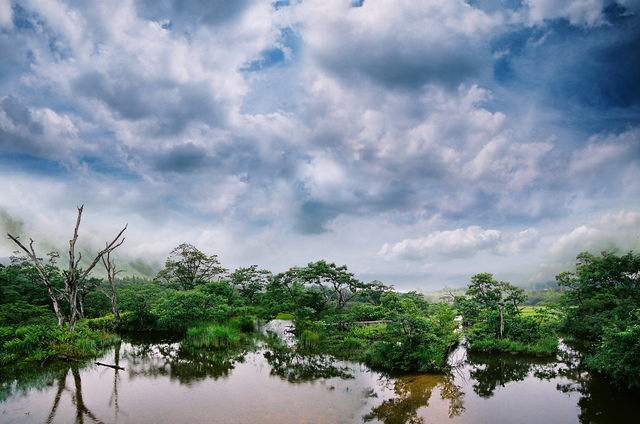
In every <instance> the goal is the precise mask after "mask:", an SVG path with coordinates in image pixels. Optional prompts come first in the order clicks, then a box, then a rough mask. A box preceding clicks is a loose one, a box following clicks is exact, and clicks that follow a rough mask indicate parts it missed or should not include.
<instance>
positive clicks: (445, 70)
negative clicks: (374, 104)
mask: <svg viewBox="0 0 640 424" xmlns="http://www.w3.org/2000/svg"><path fill="white" fill-rule="evenodd" d="M352 3H353V2H351V1H347V0H343V1H339V2H330V3H327V2H323V1H309V2H303V3H302V4H301V5H300V6H299V7H297V8H296V12H297V14H298V15H297V16H298V17H299V19H300V20H301V21H302V22H303V23H304V24H303V26H302V28H301V30H300V31H301V34H302V37H303V38H304V39H305V40H306V41H307V43H308V45H309V48H310V54H311V55H312V57H313V58H315V59H316V60H318V62H319V63H320V64H321V65H322V66H323V67H324V68H325V69H326V70H328V71H329V72H331V73H332V74H333V75H336V76H338V77H340V78H347V79H349V80H357V79H358V78H360V77H366V78H370V79H372V80H374V81H376V82H378V83H382V84H384V85H386V86H389V87H410V88H416V87H420V86H421V85H423V84H429V83H436V84H444V85H446V86H449V87H457V85H458V84H459V83H460V82H462V81H464V80H465V79H466V78H467V77H469V76H472V75H476V74H478V72H479V68H481V67H482V66H483V65H484V64H485V63H486V62H485V61H486V57H484V56H483V55H482V54H481V53H480V50H481V48H482V44H481V43H480V42H478V40H479V37H480V36H482V35H486V34H488V33H490V31H491V30H492V29H493V28H494V27H495V26H496V25H498V24H500V23H501V21H502V19H501V17H500V16H499V15H496V16H492V15H488V14H487V13H485V12H483V11H481V10H479V9H476V8H473V7H471V6H469V4H468V3H465V2H463V1H459V0H455V1H443V0H430V1H423V2H420V3H415V2H412V1H405V0H402V1H389V0H383V1H375V2H364V3H363V4H362V6H361V7H357V8H353V7H351V5H352Z"/></svg>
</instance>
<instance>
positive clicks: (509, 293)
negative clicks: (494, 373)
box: [455, 273, 558, 356]
mask: <svg viewBox="0 0 640 424" xmlns="http://www.w3.org/2000/svg"><path fill="white" fill-rule="evenodd" d="M492 277H493V276H492V275H491V274H487V273H484V274H477V275H475V276H473V278H472V279H471V283H470V284H469V286H468V287H469V289H468V290H467V292H466V296H456V297H455V304H456V306H457V309H458V311H459V312H460V313H461V314H462V315H463V319H464V322H465V323H466V324H467V325H469V326H470V329H469V331H468V333H467V342H468V344H469V346H470V348H471V349H472V350H480V351H504V352H511V353H524V354H530V355H538V356H548V355H552V354H554V353H555V352H556V350H557V348H558V338H557V337H556V335H555V332H554V330H553V323H554V320H552V319H550V317H551V314H550V313H549V310H548V309H547V310H545V309H539V310H537V311H536V312H535V313H534V314H532V315H526V316H525V315H524V314H522V313H521V306H520V305H521V304H522V303H523V302H524V301H526V299H527V296H526V294H525V293H524V290H522V289H518V288H516V287H515V286H513V285H511V284H509V283H505V282H498V281H495V280H494V279H493V278H492Z"/></svg>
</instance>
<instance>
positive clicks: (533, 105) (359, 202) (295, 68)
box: [0, 0, 640, 290]
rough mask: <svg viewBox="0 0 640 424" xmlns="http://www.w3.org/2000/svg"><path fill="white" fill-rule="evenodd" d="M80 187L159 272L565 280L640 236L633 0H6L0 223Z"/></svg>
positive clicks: (137, 263)
mask: <svg viewBox="0 0 640 424" xmlns="http://www.w3.org/2000/svg"><path fill="white" fill-rule="evenodd" d="M81 204H84V205H85V209H84V214H83V222H82V226H81V233H80V240H79V244H81V245H82V246H83V247H84V249H86V250H87V251H88V252H92V251H93V252H95V251H96V250H97V249H98V248H102V247H103V246H104V242H105V241H107V239H110V238H112V237H113V236H115V234H117V232H118V231H119V230H120V229H121V228H122V227H123V226H124V225H125V224H128V225H129V227H128V229H127V230H126V237H127V239H126V241H125V244H124V245H123V246H122V247H120V248H119V249H118V251H117V252H118V261H119V262H120V264H121V265H120V267H121V268H127V269H128V270H130V271H129V272H132V273H133V272H137V273H140V274H142V275H144V274H147V275H153V274H154V273H155V272H157V270H158V269H159V268H160V267H161V266H162V264H163V262H164V260H165V259H166V257H167V255H168V254H169V252H170V251H171V249H172V248H174V247H175V246H177V245H179V244H180V243H183V242H188V243H191V244H194V245H195V246H196V247H198V248H199V249H200V250H202V251H203V252H205V253H207V254H209V255H213V254H217V255H218V258H219V260H220V261H221V263H222V265H223V266H225V267H226V268H229V269H231V270H233V269H235V268H237V267H240V266H249V265H251V264H258V265H259V266H260V267H262V268H267V269H270V270H271V271H274V272H281V271H284V270H286V269H289V268H290V267H292V266H299V265H305V264H306V263H308V262H315V261H317V260H320V259H325V260H328V261H335V262H336V263H337V264H339V265H341V264H346V265H347V266H348V268H349V270H350V271H352V272H354V273H355V274H356V277H358V278H360V279H361V280H364V281H371V280H373V279H378V280H381V281H383V282H385V283H387V284H394V285H395V286H396V288H399V289H402V290H413V289H422V290H429V289H439V288H442V287H443V286H445V285H449V286H454V287H458V286H463V285H465V284H467V283H468V282H469V278H470V277H471V276H472V275H474V274H477V273H480V272H491V273H493V274H494V276H495V277H496V278H497V279H500V280H505V281H511V282H512V283H514V284H517V285H520V286H527V285H533V284H545V283H551V284H553V282H554V281H555V278H554V277H555V275H556V274H558V273H559V272H561V271H563V270H567V269H568V268H569V267H570V266H571V264H572V263H574V262H575V257H576V255H577V254H578V253H580V252H581V251H591V252H594V253H597V252H599V251H602V250H605V249H619V250H620V251H625V252H626V251H628V250H630V249H635V250H636V251H640V239H639V236H640V0H618V1H617V2H616V1H611V0H467V1H463V0H421V1H415V0H364V1H362V0H360V1H358V0H284V1H275V2H274V1H270V0H235V1H231V0H199V1H190V2H183V1H180V0H153V1H151V0H113V1H108V2H106V1H85V0H68V1H64V0H0V225H1V226H2V230H3V231H2V233H6V232H7V231H9V232H11V233H12V234H19V235H21V236H22V239H23V240H28V239H29V237H31V238H33V239H35V240H36V243H35V246H36V248H37V249H38V251H39V252H42V254H44V252H46V251H49V250H51V249H54V248H55V249H56V250H59V251H60V252H64V251H65V248H66V247H67V246H68V244H67V243H68V240H69V238H70V237H71V234H72V231H73V225H74V224H75V218H76V215H77V210H76V206H79V205H81ZM14 250H15V246H12V245H11V242H10V240H8V239H7V238H6V237H2V241H1V242H0V257H8V256H9V255H11V253H12V252H13V251H14ZM134 270H137V271H134Z"/></svg>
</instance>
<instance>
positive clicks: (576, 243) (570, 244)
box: [549, 210, 640, 260]
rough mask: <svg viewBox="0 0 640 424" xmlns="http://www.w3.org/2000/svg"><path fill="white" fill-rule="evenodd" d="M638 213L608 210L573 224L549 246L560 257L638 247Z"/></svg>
mask: <svg viewBox="0 0 640 424" xmlns="http://www.w3.org/2000/svg"><path fill="white" fill-rule="evenodd" d="M639 237H640V213H639V212H632V211H624V210H622V211H619V212H609V213H607V214H605V215H604V216H601V217H599V218H595V219H592V220H590V221H588V222H586V223H585V224H584V225H581V226H579V227H576V228H575V229H574V230H573V231H571V232H570V233H569V234H565V235H563V236H561V237H560V238H558V240H557V241H556V242H555V243H553V245H552V246H551V248H550V249H549V251H550V253H551V254H553V255H555V256H557V257H558V258H559V259H565V260H567V259H570V258H575V257H576V256H577V255H578V253H580V252H590V253H593V254H597V253H599V252H601V251H610V250H615V251H622V252H624V251H625V250H631V249H634V248H635V249H636V250H637V249H638V248H639V247H640V239H639Z"/></svg>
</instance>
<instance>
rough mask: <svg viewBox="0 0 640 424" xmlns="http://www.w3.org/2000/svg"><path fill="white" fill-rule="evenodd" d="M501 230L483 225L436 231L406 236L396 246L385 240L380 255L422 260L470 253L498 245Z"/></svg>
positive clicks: (468, 254) (466, 255)
mask: <svg viewBox="0 0 640 424" xmlns="http://www.w3.org/2000/svg"><path fill="white" fill-rule="evenodd" d="M501 239H502V237H501V233H500V231H498V230H485V229H482V228H481V227H479V226H471V227H468V228H467V229H463V228H458V229H456V230H453V231H436V232H434V233H431V234H429V235H428V236H426V237H420V238H417V239H405V240H403V241H401V242H399V243H396V244H394V245H393V246H391V245H389V244H385V245H384V246H382V249H381V250H380V255H381V256H383V257H387V258H401V259H411V260H421V259H425V258H427V257H433V256H443V257H451V258H455V257H469V256H473V255H474V254H476V253H477V252H479V251H481V250H485V249H490V248H492V247H495V246H496V245H498V244H499V243H500V242H501Z"/></svg>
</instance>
